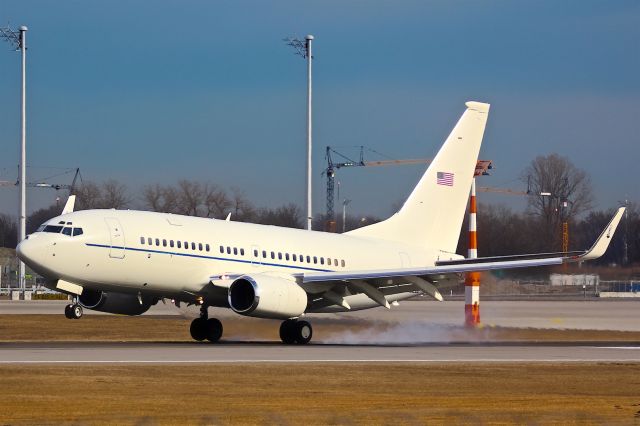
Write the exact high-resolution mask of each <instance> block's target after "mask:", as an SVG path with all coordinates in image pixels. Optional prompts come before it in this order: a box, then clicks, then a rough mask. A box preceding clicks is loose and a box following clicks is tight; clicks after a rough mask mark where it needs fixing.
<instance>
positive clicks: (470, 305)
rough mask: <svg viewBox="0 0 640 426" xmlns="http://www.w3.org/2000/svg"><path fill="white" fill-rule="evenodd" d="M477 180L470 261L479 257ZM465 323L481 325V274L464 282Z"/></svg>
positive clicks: (471, 204)
mask: <svg viewBox="0 0 640 426" xmlns="http://www.w3.org/2000/svg"><path fill="white" fill-rule="evenodd" d="M477 212H478V206H477V204H476V178H475V177H474V178H473V180H472V181H471V197H470V200H469V253H468V258H469V259H475V258H477V257H478V236H477V233H476V231H477V229H476V213H477ZM464 323H465V325H466V326H469V327H475V326H477V325H478V324H480V272H467V274H466V277H465V280H464Z"/></svg>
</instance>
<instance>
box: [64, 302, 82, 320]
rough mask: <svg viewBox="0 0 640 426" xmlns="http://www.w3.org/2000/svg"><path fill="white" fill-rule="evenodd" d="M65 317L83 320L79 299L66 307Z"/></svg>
mask: <svg viewBox="0 0 640 426" xmlns="http://www.w3.org/2000/svg"><path fill="white" fill-rule="evenodd" d="M64 316H65V317H67V318H69V319H80V318H82V306H80V305H79V304H78V300H77V298H75V297H74V298H73V302H72V303H71V304H69V305H67V306H65V307H64Z"/></svg>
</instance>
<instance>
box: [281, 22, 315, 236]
mask: <svg viewBox="0 0 640 426" xmlns="http://www.w3.org/2000/svg"><path fill="white" fill-rule="evenodd" d="M313 38H314V37H313V36H312V35H311V34H309V35H307V36H306V37H305V38H304V40H300V39H298V38H291V37H289V38H285V39H284V41H285V42H286V43H287V44H288V45H289V46H291V47H293V48H294V49H295V50H296V55H300V56H302V57H303V58H305V59H306V60H307V189H306V194H307V229H308V230H309V231H311V226H312V221H313V214H312V209H313V205H312V193H311V184H312V181H311V154H312V143H311V131H312V126H311V118H312V117H311V112H312V109H311V100H312V90H311V88H312V86H311V81H312V80H311V60H312V59H313V54H312V53H311V42H312V41H313Z"/></svg>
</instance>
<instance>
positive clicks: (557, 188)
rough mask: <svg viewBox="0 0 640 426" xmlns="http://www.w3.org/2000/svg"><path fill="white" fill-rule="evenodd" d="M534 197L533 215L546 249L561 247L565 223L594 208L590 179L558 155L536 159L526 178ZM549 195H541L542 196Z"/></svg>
mask: <svg viewBox="0 0 640 426" xmlns="http://www.w3.org/2000/svg"><path fill="white" fill-rule="evenodd" d="M522 180H523V181H525V182H528V184H529V189H530V190H531V194H532V195H531V196H530V197H529V199H528V208H529V212H530V213H532V214H533V215H535V216H536V217H537V218H538V219H539V222H540V226H541V229H540V232H539V233H538V235H539V236H541V237H542V239H543V241H544V245H547V246H553V247H558V246H559V241H560V238H561V233H560V229H561V224H562V222H565V221H566V222H571V221H572V220H573V219H575V218H576V217H577V216H579V215H581V214H582V213H585V212H587V211H588V210H590V209H591V208H592V205H593V189H592V187H591V180H590V178H589V175H588V174H587V173H586V172H585V171H584V170H582V169H579V168H577V167H576V166H574V165H573V163H571V161H569V159H568V158H566V157H562V156H560V155H558V154H551V155H548V156H539V157H536V158H535V159H534V160H533V161H532V162H531V164H530V165H529V167H527V168H526V169H525V171H524V172H523V174H522ZM544 193H546V194H549V195H541V194H544Z"/></svg>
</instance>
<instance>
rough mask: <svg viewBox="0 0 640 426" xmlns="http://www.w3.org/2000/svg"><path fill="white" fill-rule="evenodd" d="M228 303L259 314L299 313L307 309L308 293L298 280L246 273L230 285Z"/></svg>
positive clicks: (282, 316)
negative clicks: (297, 282)
mask: <svg viewBox="0 0 640 426" xmlns="http://www.w3.org/2000/svg"><path fill="white" fill-rule="evenodd" d="M229 306H231V309H233V310H234V311H235V312H236V313H239V314H241V315H247V316H250V317H258V318H275V319H288V318H293V317H299V316H300V315H302V314H303V313H304V311H305V310H306V309H307V293H306V292H305V291H304V290H303V289H302V288H301V287H300V286H299V285H298V284H296V282H295V281H290V280H287V279H284V278H280V277H274V276H271V275H257V276H254V277H251V276H248V275H245V276H242V277H240V278H238V279H237V280H235V281H234V282H233V283H231V286H230V287H229Z"/></svg>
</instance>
